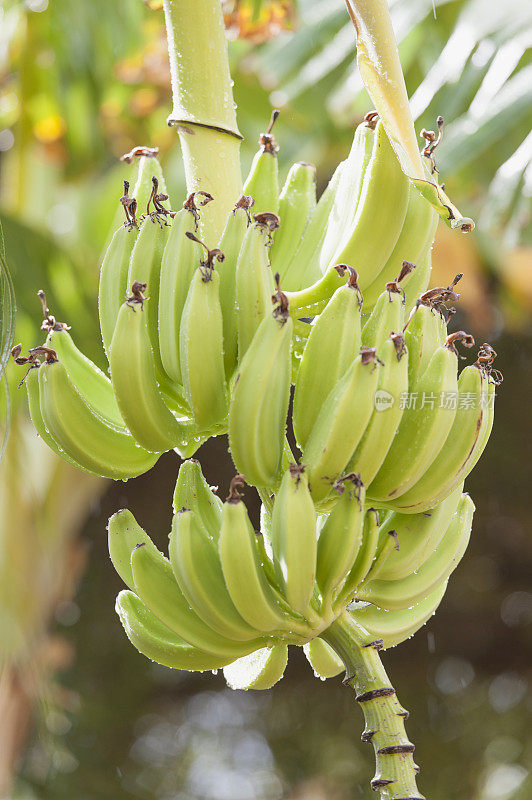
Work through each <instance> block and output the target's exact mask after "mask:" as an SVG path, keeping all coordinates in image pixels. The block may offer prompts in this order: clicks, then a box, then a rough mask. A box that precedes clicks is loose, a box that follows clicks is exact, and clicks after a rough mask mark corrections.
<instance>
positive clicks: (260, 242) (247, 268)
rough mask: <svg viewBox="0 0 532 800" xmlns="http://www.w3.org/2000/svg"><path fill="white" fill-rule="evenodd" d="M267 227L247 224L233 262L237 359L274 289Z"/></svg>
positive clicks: (269, 303)
mask: <svg viewBox="0 0 532 800" xmlns="http://www.w3.org/2000/svg"><path fill="white" fill-rule="evenodd" d="M269 238H270V234H269V231H268V229H267V227H266V226H265V225H263V224H261V223H260V222H254V223H253V224H252V225H250V226H249V228H248V230H247V233H246V235H245V236H244V239H243V242H242V247H241V250H240V254H239V256H238V260H237V264H236V277H235V281H236V320H237V330H238V359H239V361H240V362H241V361H242V359H243V357H244V355H245V353H246V351H247V349H248V347H249V346H250V344H251V341H252V339H253V337H254V335H255V332H256V330H257V328H258V327H259V325H260V323H261V322H262V320H263V319H264V318H265V317H266V316H267V315H268V313H269V311H270V309H271V296H272V293H273V291H274V288H275V287H274V282H273V275H272V271H271V269H270V264H269V258H268V241H269Z"/></svg>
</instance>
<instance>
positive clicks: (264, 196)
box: [243, 110, 279, 214]
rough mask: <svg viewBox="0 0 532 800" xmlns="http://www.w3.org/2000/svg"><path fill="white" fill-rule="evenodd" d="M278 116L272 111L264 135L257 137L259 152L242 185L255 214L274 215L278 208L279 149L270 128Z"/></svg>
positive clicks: (277, 113)
mask: <svg viewBox="0 0 532 800" xmlns="http://www.w3.org/2000/svg"><path fill="white" fill-rule="evenodd" d="M278 116H279V112H278V111H276V110H275V111H272V115H271V118H270V124H269V125H268V129H267V131H266V133H261V135H260V136H259V146H260V147H259V150H258V151H257V153H255V156H254V158H253V162H252V164H251V168H250V171H249V175H248V177H247V178H246V181H245V183H244V189H243V192H244V194H246V195H251V197H253V199H254V200H255V212H256V213H257V214H262V213H263V212H265V211H271V212H272V213H274V214H276V213H277V210H278V208H279V165H278V163H277V151H278V150H279V147H278V145H277V142H276V141H275V139H274V137H273V135H272V128H273V126H274V123H275V120H276V119H277V117H278Z"/></svg>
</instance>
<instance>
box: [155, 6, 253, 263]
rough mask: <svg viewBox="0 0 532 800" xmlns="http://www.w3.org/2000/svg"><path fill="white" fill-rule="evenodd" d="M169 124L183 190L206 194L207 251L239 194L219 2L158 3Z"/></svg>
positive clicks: (236, 147)
mask: <svg viewBox="0 0 532 800" xmlns="http://www.w3.org/2000/svg"><path fill="white" fill-rule="evenodd" d="M163 6H164V14H165V21H166V32H167V38H168V55H169V58H170V72H171V76H172V94H173V103H174V105H173V110H172V113H171V114H170V116H169V117H168V124H169V125H175V126H176V127H177V130H178V132H179V139H180V142H181V148H182V151H183V160H184V164H185V176H186V181H187V190H188V192H195V191H198V190H202V191H204V192H209V193H210V194H211V195H212V196H213V197H214V201H213V202H211V203H209V204H208V205H206V206H205V207H204V208H203V209H202V213H201V223H200V224H201V233H202V235H203V236H204V237H205V238H206V240H207V244H208V245H209V246H210V247H213V246H214V244H215V243H216V242H217V241H218V239H219V238H220V235H221V233H222V230H223V227H224V225H225V218H226V216H227V214H228V213H229V211H230V210H231V209H232V208H233V206H234V204H235V202H236V200H237V199H238V197H239V195H240V194H241V190H242V177H241V172H240V157H239V156H240V141H241V139H242V136H241V134H240V132H239V130H238V126H237V122H236V113H235V104H234V101H233V89H232V86H233V82H232V80H231V75H230V72H229V61H228V56H227V42H226V40H225V31H224V23H223V17H222V10H221V3H220V0H163Z"/></svg>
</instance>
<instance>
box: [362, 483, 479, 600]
mask: <svg viewBox="0 0 532 800" xmlns="http://www.w3.org/2000/svg"><path fill="white" fill-rule="evenodd" d="M474 510H475V505H474V503H473V501H472V500H471V498H470V497H469V495H467V494H464V495H462V497H461V499H460V502H459V503H458V508H457V510H456V511H455V513H454V516H453V518H452V520H451V523H450V525H449V527H448V529H447V530H446V532H445V534H444V536H443V538H442V539H441V541H440V543H439V544H438V546H437V547H436V549H435V550H434V552H433V553H432V555H430V556H429V558H428V559H427V560H426V561H425V562H424V564H422V565H421V567H420V568H419V569H418V571H417V572H414V573H413V574H411V575H408V576H407V577H406V578H403V579H402V580H393V581H385V580H378V579H377V580H374V581H370V582H369V583H365V584H364V585H363V586H362V587H360V588H359V589H357V592H356V595H357V599H358V600H366V601H368V602H370V603H373V605H376V606H378V607H379V608H383V609H389V610H395V609H402V608H410V607H411V606H413V605H415V604H416V603H420V602H421V601H422V600H424V599H425V598H426V597H428V596H429V595H430V594H431V593H432V592H433V591H435V590H436V588H437V587H438V586H439V585H440V584H441V583H443V582H445V581H446V580H447V579H448V578H449V575H450V574H451V573H452V572H453V571H454V570H455V569H456V567H457V566H458V564H459V563H460V560H461V559H462V556H463V555H464V553H465V551H466V548H467V545H468V542H469V537H470V535H471V525H472V522H473V512H474Z"/></svg>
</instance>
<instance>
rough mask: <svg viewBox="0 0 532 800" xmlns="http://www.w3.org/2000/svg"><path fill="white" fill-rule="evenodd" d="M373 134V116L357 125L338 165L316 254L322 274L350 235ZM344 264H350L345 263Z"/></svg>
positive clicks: (372, 146) (373, 137)
mask: <svg viewBox="0 0 532 800" xmlns="http://www.w3.org/2000/svg"><path fill="white" fill-rule="evenodd" d="M374 131H375V122H374V120H373V117H370V119H368V120H365V121H364V122H362V123H361V124H360V125H358V127H357V128H356V130H355V135H354V137H353V143H352V145H351V150H350V151H349V155H348V156H347V158H346V159H345V161H343V162H342V164H341V165H340V170H341V175H340V179H339V182H338V186H337V187H336V191H335V193H334V203H333V205H332V208H331V211H330V214H329V217H328V220H327V224H326V231H325V235H324V238H323V243H322V246H321V250H320V254H319V259H320V271H321V272H322V273H323V272H324V271H325V270H326V269H327V267H328V266H330V265H331V264H334V263H336V262H337V261H338V260H340V259H335V255H336V253H338V252H339V250H340V249H341V248H342V246H343V245H344V244H345V243H346V241H348V239H349V237H350V235H351V231H352V228H353V224H354V220H355V219H356V215H357V211H358V205H359V201H360V197H361V194H362V187H363V186H364V180H365V175H366V172H367V169H368V165H369V164H370V162H371V157H372V153H373V150H374V145H375V133H374ZM347 263H348V264H349V263H353V262H351V261H348V262H347Z"/></svg>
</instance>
